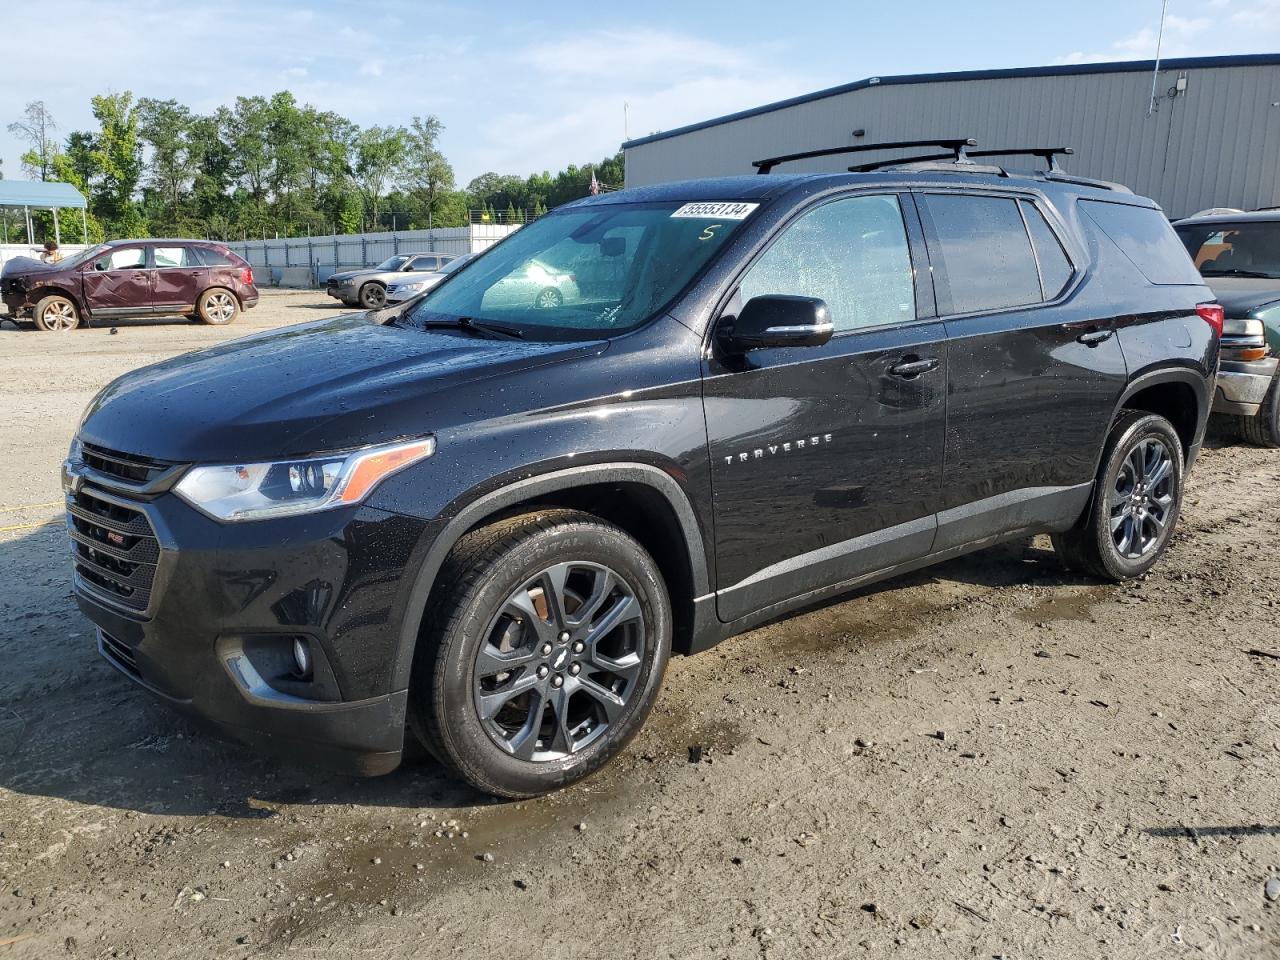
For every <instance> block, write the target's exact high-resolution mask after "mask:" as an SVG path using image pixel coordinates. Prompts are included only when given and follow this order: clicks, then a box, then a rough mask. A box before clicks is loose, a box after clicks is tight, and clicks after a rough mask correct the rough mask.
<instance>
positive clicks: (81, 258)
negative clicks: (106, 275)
mask: <svg viewBox="0 0 1280 960" xmlns="http://www.w3.org/2000/svg"><path fill="white" fill-rule="evenodd" d="M110 249H111V248H110V247H109V246H107V244H105V243H99V244H98V245H97V246H93V247H90V248H89V249H88V250H81V251H80V252H79V253H77V254H76V255H75V256H74V257H67V258H66V259H64V260H62V261H61V262H60V263H59V264H58V269H59V270H65V269H68V268H71V267H78V266H80V264H82V263H88V262H89V261H90V260H92V259H93V258H94V257H96V256H98V254H100V253H102V252H104V251H106V250H110Z"/></svg>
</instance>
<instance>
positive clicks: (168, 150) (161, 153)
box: [138, 97, 199, 228]
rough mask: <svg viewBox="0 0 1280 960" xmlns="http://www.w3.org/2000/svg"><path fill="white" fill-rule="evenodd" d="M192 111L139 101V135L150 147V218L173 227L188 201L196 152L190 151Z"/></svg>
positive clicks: (175, 105)
mask: <svg viewBox="0 0 1280 960" xmlns="http://www.w3.org/2000/svg"><path fill="white" fill-rule="evenodd" d="M193 120H194V118H193V117H192V116H191V111H190V110H188V109H187V108H186V107H185V106H183V105H182V104H180V103H178V101H177V100H153V99H151V98H147V97H144V98H143V99H141V100H139V101H138V134H139V136H140V137H141V139H142V141H143V142H144V143H145V144H146V145H147V146H149V147H150V159H149V161H148V163H147V172H148V180H147V186H148V188H149V190H150V191H152V192H153V194H154V198H155V201H156V206H157V208H158V209H157V211H156V213H155V214H153V216H154V217H155V218H156V219H159V220H161V221H162V222H163V224H164V226H165V227H166V228H172V227H175V226H177V225H178V224H179V222H180V221H181V220H183V219H184V218H183V213H184V210H183V208H184V206H186V204H187V202H188V201H189V200H190V198H191V184H192V180H193V178H194V176H195V170H196V163H197V161H198V159H199V152H198V151H196V150H193V149H192V146H191V139H190V137H191V130H192V124H193Z"/></svg>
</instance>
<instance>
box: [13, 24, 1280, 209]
mask: <svg viewBox="0 0 1280 960" xmlns="http://www.w3.org/2000/svg"><path fill="white" fill-rule="evenodd" d="M1160 6H1161V4H1160V0H1073V2H1070V3H1063V4H1053V3H1043V2H1041V3H1034V4H1030V3H1026V2H1025V0H1024V2H1008V0H1000V2H997V0H962V2H955V0H950V2H936V0H911V2H902V3H897V4H893V3H888V4H886V3H883V2H878V3H864V2H856V0H843V2H842V0H821V2H812V3H806V2H803V0H793V2H789V3H781V4H780V3H778V2H776V0H774V2H771V3H763V2H755V0H738V2H733V3H720V2H699V0H684V2H668V0H656V2H655V0H649V2H643V3H638V4H592V5H586V4H557V3H554V2H546V3H542V4H538V3H531V2H528V0H525V2H522V3H514V2H506V0H500V2H488V3H485V2H474V3H434V2H411V0H389V2H376V0H364V2H358V3H353V2H350V0H346V2H331V0H324V2H292V3H273V2H264V0H259V2H250V0H215V2H206V3H196V4H190V5H188V4H174V3H172V2H171V0H167V2H158V0H131V2H130V3H128V4H125V5H119V4H108V3H103V2H101V0H55V2H52V3H48V4H39V3H23V2H15V3H13V4H9V5H8V8H7V9H6V10H5V13H4V15H3V18H2V19H0V23H2V24H3V26H4V28H5V33H6V34H7V36H6V40H7V42H6V48H7V49H8V50H10V51H11V53H12V54H13V56H12V57H11V58H10V69H9V70H8V71H6V77H5V79H4V82H3V83H2V84H0V159H2V160H3V171H4V175H5V176H6V177H9V178H15V177H18V176H20V173H19V165H18V156H19V154H20V152H21V149H20V147H19V144H18V143H17V141H16V140H15V139H14V138H13V137H12V136H10V135H9V134H8V133H7V132H6V131H5V130H4V129H3V127H4V125H6V124H7V123H8V122H9V121H10V120H12V119H15V118H17V117H18V115H19V114H20V113H21V110H22V107H23V105H24V104H25V103H26V102H27V101H29V100H32V99H43V100H44V101H45V102H46V103H47V104H48V105H49V107H50V109H51V110H52V112H53V114H54V117H55V119H56V120H57V121H58V125H59V128H60V133H61V134H62V135H65V134H66V133H67V132H69V131H71V130H74V129H79V128H84V127H87V126H89V125H90V123H91V120H92V118H91V116H90V113H89V97H90V95H91V94H94V93H98V92H104V91H107V90H132V91H133V92H134V94H135V95H137V96H151V97H158V98H167V97H175V98H177V99H178V100H180V101H182V102H184V103H186V104H188V105H189V106H191V107H192V108H193V109H196V110H199V111H201V112H205V111H209V110H212V109H213V108H214V107H216V106H218V105H219V104H222V103H228V102H230V101H232V100H233V99H234V98H235V97H236V96H237V95H248V94H258V93H262V94H269V93H272V92H274V91H277V90H281V89H289V90H292V91H293V92H294V93H295V95H296V96H297V97H298V99H299V100H301V101H304V102H309V103H312V104H315V105H316V106H317V107H320V108H322V109H331V110H336V111H338V112H340V113H343V114H345V115H347V116H349V117H350V118H352V119H353V120H355V121H357V122H358V123H361V124H366V125H367V124H374V123H378V124H387V123H407V122H408V121H409V119H410V117H412V116H413V115H415V114H426V113H433V114H435V115H436V116H438V117H439V118H440V119H441V120H442V121H443V122H444V124H445V134H444V137H443V146H444V149H445V152H446V154H447V155H448V156H449V158H450V160H451V161H452V162H453V164H454V168H455V170H456V171H457V174H458V179H459V183H460V184H465V183H466V182H467V181H468V180H469V179H471V178H472V177H474V176H476V175H478V174H480V173H483V172H485V171H488V170H494V171H497V172H500V173H516V174H521V175H524V174H528V173H531V172H534V171H538V170H543V169H549V170H552V171H554V170H557V169H559V168H561V167H563V166H565V165H566V164H568V163H579V164H581V163H584V162H588V161H590V160H592V159H595V158H598V157H600V156H603V155H605V154H608V153H611V152H612V151H613V150H615V149H616V148H617V146H618V144H619V143H620V142H621V141H622V139H623V135H624V128H623V103H624V102H627V103H629V104H630V109H629V132H630V135H631V136H633V137H636V136H643V135H645V134H647V133H651V132H654V131H657V130H662V129H671V128H673V127H677V126H680V125H682V124H686V123H691V122H695V121H698V120H703V119H707V118H709V117H714V116H718V115H720V114H723V113H728V112H732V111H734V110H739V109H743V108H746V107H752V106H756V105H759V104H761V103H765V102H768V101H771V100H777V99H781V98H784V97H788V96H793V95H795V94H798V93H805V92H808V91H811V90H816V89H819V88H821V87H826V86H832V85H835V84H839V83H844V82H847V81H850V80H857V79H860V78H862V77H868V76H876V75H889V74H896V73H921V72H931V71H939V70H967V69H982V68H988V67H1013V66H1038V65H1043V64H1053V63H1068V62H1080V61H1086V60H1093V61H1097V60H1133V59H1147V58H1150V57H1151V56H1152V55H1153V54H1154V51H1155V30H1156V26H1157V23H1158V21H1159V15H1160ZM1169 13H1170V15H1169V20H1168V23H1167V26H1166V33H1165V55H1166V56H1188V55H1213V54H1230V53H1263V52H1276V51H1280V0H1171V3H1170V9H1169ZM51 27H52V28H53V29H56V31H57V40H56V42H55V43H53V44H52V46H50V43H49V39H50V36H51V33H52V29H51ZM25 64H31V65H32V69H31V70H24V69H22V67H23V66H24V65H25Z"/></svg>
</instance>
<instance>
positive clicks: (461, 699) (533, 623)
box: [410, 510, 671, 797]
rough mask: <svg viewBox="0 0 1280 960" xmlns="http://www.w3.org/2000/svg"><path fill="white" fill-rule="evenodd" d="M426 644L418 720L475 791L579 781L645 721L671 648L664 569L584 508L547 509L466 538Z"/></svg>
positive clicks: (413, 715) (514, 793)
mask: <svg viewBox="0 0 1280 960" xmlns="http://www.w3.org/2000/svg"><path fill="white" fill-rule="evenodd" d="M439 583H440V595H439V596H437V595H434V594H433V596H432V600H431V605H432V610H431V613H430V614H429V616H430V618H431V619H430V620H429V622H427V623H426V625H425V627H424V631H423V635H422V639H421V640H420V641H419V648H418V651H417V656H416V659H415V664H414V678H413V684H412V690H411V701H410V702H411V705H410V723H411V725H412V727H413V729H414V731H415V733H417V734H418V736H419V737H420V738H421V739H422V740H423V742H424V743H425V744H426V745H427V747H428V749H430V750H431V752H432V753H433V754H435V755H436V756H437V757H438V758H439V759H440V760H441V761H442V762H444V763H446V764H448V765H449V766H451V767H452V768H453V769H454V770H456V771H457V772H458V773H459V774H460V775H461V776H462V777H463V778H464V779H465V780H466V781H467V782H468V783H470V784H471V785H472V786H474V787H476V788H477V789H479V790H483V791H485V792H487V793H492V794H495V795H498V796H503V797H530V796H536V795H538V794H543V793H547V792H549V791H552V790H555V789H558V788H560V787H563V786H566V785H568V784H570V783H573V782H574V781H576V780H580V779H582V778H583V777H586V776H588V775H589V774H591V773H593V772H595V771H596V770H598V769H599V768H600V767H602V766H603V765H604V764H606V763H607V762H608V761H609V760H611V759H612V758H613V757H614V756H615V755H616V754H617V753H618V752H619V751H620V750H621V749H622V748H623V747H624V746H625V745H626V743H627V742H628V741H629V740H630V739H631V737H632V736H634V735H635V733H636V732H637V731H638V730H639V729H640V727H641V725H642V724H643V723H644V720H645V717H647V716H648V713H649V709H650V707H652V705H653V702H654V700H655V699H656V697H657V693H658V689H659V687H660V686H661V683H662V677H663V673H664V672H665V670H666V664H667V658H668V655H669V653H670V648H671V612H670V607H669V603H668V599H667V594H666V589H665V587H664V585H663V582H662V578H661V575H660V574H659V572H658V568H657V564H656V563H655V562H654V560H653V558H652V557H650V556H649V554H648V552H647V551H645V549H644V548H643V547H642V546H641V545H640V544H639V543H637V542H636V541H635V540H634V539H633V538H632V537H630V536H629V535H628V534H626V533H625V532H623V531H622V530H620V529H618V528H617V527H614V526H612V525H611V524H608V523H605V522H604V521H602V520H600V519H598V518H596V517H593V516H591V515H589V514H585V513H579V512H576V511H570V510H548V511H544V512H540V513H535V514H527V515H524V516H520V517H515V518H512V519H510V520H505V521H502V522H500V523H497V524H494V525H492V526H489V527H484V528H482V529H480V530H477V531H474V532H472V533H470V534H468V535H467V536H465V537H464V538H463V539H462V540H461V541H459V543H458V545H457V547H455V549H454V551H453V553H452V554H451V555H450V557H449V559H448V560H447V561H446V563H445V565H444V568H443V569H442V570H441V572H440V580H439Z"/></svg>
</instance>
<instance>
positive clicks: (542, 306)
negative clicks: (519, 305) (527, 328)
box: [533, 287, 564, 310]
mask: <svg viewBox="0 0 1280 960" xmlns="http://www.w3.org/2000/svg"><path fill="white" fill-rule="evenodd" d="M562 303H564V297H563V296H562V295H561V294H560V291H559V290H557V289H556V288H555V287H547V288H546V289H545V290H540V291H539V292H538V295H537V296H536V297H535V298H534V300H533V305H534V307H536V308H537V309H539V310H553V309H555V308H556V307H558V306H560V305H561V304H562Z"/></svg>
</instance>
